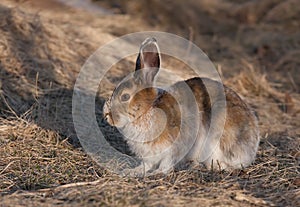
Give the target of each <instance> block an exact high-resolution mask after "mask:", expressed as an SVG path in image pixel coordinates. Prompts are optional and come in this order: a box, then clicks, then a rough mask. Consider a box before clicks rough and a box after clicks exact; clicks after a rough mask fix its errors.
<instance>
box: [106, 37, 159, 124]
mask: <svg viewBox="0 0 300 207" xmlns="http://www.w3.org/2000/svg"><path fill="white" fill-rule="evenodd" d="M159 66H160V53H159V48H158V45H157V42H156V40H155V39H154V38H147V39H146V40H145V41H144V42H143V43H142V45H141V47H140V51H139V54H138V57H137V60H136V68H135V71H134V72H133V73H131V74H130V75H129V76H127V77H126V78H125V79H124V80H122V81H121V82H120V83H119V84H118V85H117V87H116V88H115V90H114V92H113V94H112V96H111V97H110V98H109V99H108V100H107V101H106V102H105V104H104V108H103V115H104V118H105V119H106V120H107V121H108V123H109V124H111V125H113V126H116V127H119V128H122V127H124V126H125V125H126V124H128V123H130V122H133V121H135V120H137V119H138V118H139V117H140V116H141V115H143V114H144V113H146V112H147V111H148V110H149V108H150V107H151V106H152V104H153V102H154V101H155V100H156V98H157V93H158V91H157V89H156V88H154V87H153V82H154V79H155V76H156V74H157V72H158V70H159Z"/></svg>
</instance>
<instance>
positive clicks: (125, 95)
mask: <svg viewBox="0 0 300 207" xmlns="http://www.w3.org/2000/svg"><path fill="white" fill-rule="evenodd" d="M129 99H130V95H129V94H128V93H124V94H123V95H122V96H121V101H128V100H129Z"/></svg>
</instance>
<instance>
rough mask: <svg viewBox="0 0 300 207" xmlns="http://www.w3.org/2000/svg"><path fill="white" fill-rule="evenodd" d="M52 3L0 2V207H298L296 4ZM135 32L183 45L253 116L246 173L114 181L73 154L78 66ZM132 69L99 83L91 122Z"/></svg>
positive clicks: (124, 66) (201, 172)
mask: <svg viewBox="0 0 300 207" xmlns="http://www.w3.org/2000/svg"><path fill="white" fill-rule="evenodd" d="M61 2H62V1H55V0H51V1H39V0H10V1H9V0H1V1H0V206H56V205H64V206H300V190H299V187H300V176H299V161H300V94H299V91H300V73H299V71H300V69H299V68H300V59H299V57H300V30H299V28H300V4H299V1H298V0H264V1H259V0H252V1H250V0H212V1H209V0H197V1H192V0H187V1H179V0H173V1H168V0H167V1H158V0H150V1H138V0H132V1H128V2H127V1H121V0H112V1H106V0H103V1H101V0H98V1H97V0H94V1H93V2H92V3H91V5H94V6H95V8H97V6H101V8H99V9H95V10H94V9H92V10H89V8H90V7H84V6H78V7H77V6H74V5H73V6H70V5H64V4H63V3H61ZM125 2H126V3H125ZM89 6H90V4H89ZM146 30H159V31H166V32H171V33H174V34H178V35H181V36H183V37H185V38H187V39H190V40H192V41H193V42H195V43H196V44H197V45H198V46H199V47H200V48H201V49H202V50H203V51H204V52H205V53H206V54H207V55H208V56H209V58H210V59H211V60H212V61H213V63H214V64H215V65H216V67H217V69H218V71H219V73H220V75H221V77H222V79H223V82H224V83H225V84H226V85H228V86H230V87H231V88H233V89H234V90H236V91H237V92H238V93H239V94H240V95H241V96H242V97H243V98H244V99H245V100H246V101H247V102H248V103H249V104H250V105H251V106H252V107H253V108H254V110H255V112H256V114H257V115H258V117H259V127H260V131H261V142H260V146H259V151H258V154H257V159H256V161H255V163H253V165H251V166H249V167H247V168H245V169H243V170H235V171H230V172H225V171H222V172H216V171H211V170H207V169H205V168H204V167H202V166H196V167H193V168H188V169H182V170H176V171H173V172H171V173H169V174H167V175H156V176H151V177H147V178H126V177H119V176H118V175H116V174H114V173H112V172H109V171H107V170H106V169H104V168H103V167H102V166H100V165H98V164H97V163H95V162H94V161H93V159H92V158H91V157H90V156H89V155H87V154H86V153H85V152H84V150H83V149H82V147H81V145H80V143H79V141H78V139H77V137H76V133H75V131H74V126H73V122H72V93H73V87H74V83H75V81H76V78H77V75H78V73H79V71H80V69H81V66H82V65H83V64H84V62H85V61H86V60H87V58H88V57H89V56H90V55H91V54H92V53H93V52H94V51H95V50H96V49H97V48H98V47H100V46H101V45H103V44H105V43H107V42H109V41H111V40H113V39H115V38H117V37H120V36H121V35H124V34H128V33H132V32H137V31H146ZM165 64H166V67H170V68H173V69H174V72H178V73H180V72H182V70H180V68H178V67H176V64H174V62H172V61H166V63H165ZM132 68H134V62H133V61H132V60H131V59H128V60H124V61H121V62H120V63H118V64H117V65H116V66H114V67H113V68H112V69H111V71H110V72H109V73H108V77H107V78H106V79H105V80H103V83H102V88H101V91H99V97H98V99H97V100H96V103H97V104H98V106H99V107H97V108H96V114H97V116H98V117H101V113H102V107H101V106H102V104H103V101H104V99H106V98H107V97H108V96H109V94H111V93H112V90H113V88H114V86H115V85H116V84H117V82H118V80H119V79H120V78H122V77H124V76H125V75H126V73H128V72H129V71H130V70H131V69H132ZM99 126H100V128H101V129H102V130H103V131H104V132H105V134H106V135H107V136H108V139H110V141H111V143H112V145H113V146H115V147H116V148H118V149H119V150H120V151H123V152H128V149H127V148H126V145H125V144H124V143H123V142H122V141H120V140H122V138H121V136H120V135H119V134H118V133H117V131H116V129H114V128H112V127H110V126H108V125H107V124H105V123H104V122H102V121H101V118H99Z"/></svg>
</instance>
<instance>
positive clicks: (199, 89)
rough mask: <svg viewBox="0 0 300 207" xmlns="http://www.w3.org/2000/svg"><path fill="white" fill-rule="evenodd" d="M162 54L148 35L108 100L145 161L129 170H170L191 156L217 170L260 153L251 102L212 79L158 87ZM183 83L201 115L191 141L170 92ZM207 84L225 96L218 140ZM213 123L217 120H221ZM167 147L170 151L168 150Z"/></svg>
mask: <svg viewBox="0 0 300 207" xmlns="http://www.w3.org/2000/svg"><path fill="white" fill-rule="evenodd" d="M160 58H161V57H160V52H159V47H158V44H157V41H156V40H155V39H154V38H147V39H146V40H145V41H144V42H143V43H142V45H141V48H140V52H139V55H138V57H137V61H136V68H135V71H134V73H133V74H131V75H130V78H126V80H123V81H122V82H121V83H119V85H118V86H117V87H116V88H115V90H114V92H113V94H112V96H111V97H110V98H109V99H108V100H107V101H106V102H105V104H104V108H103V116H104V118H105V119H106V120H107V122H108V123H109V124H110V125H113V126H116V127H117V128H118V129H119V130H121V131H122V132H124V134H125V139H126V141H127V143H128V145H129V146H130V148H131V150H132V151H133V152H134V153H135V154H136V155H137V156H138V157H140V158H141V159H142V161H143V165H141V166H139V167H137V168H134V169H131V170H127V171H125V173H128V174H132V175H141V174H144V173H147V172H149V173H150V172H164V173H166V172H168V171H169V170H171V169H172V168H173V167H174V166H175V165H176V164H178V163H186V162H190V161H192V162H193V163H199V162H202V163H204V164H205V165H206V166H207V167H208V168H210V167H213V168H215V169H236V168H242V167H246V166H248V165H250V164H251V163H252V162H253V161H254V159H255V155H256V152H257V148H258V143H259V131H258V126H257V119H256V116H255V115H254V113H253V112H252V111H251V109H250V108H249V107H248V105H247V104H246V103H245V102H244V101H243V100H242V99H241V98H240V97H239V96H238V95H237V94H236V93H235V92H234V91H233V90H231V89H230V88H228V87H226V86H223V85H222V84H221V83H220V82H217V81H214V80H211V79H208V78H199V77H196V78H192V79H189V80H186V81H179V82H177V83H175V84H174V85H172V86H171V87H169V88H167V89H160V88H157V87H154V80H155V76H156V75H157V73H158V71H159V69H160ZM183 84H187V85H188V86H189V88H190V89H191V91H192V93H193V95H194V97H195V99H194V100H195V101H196V104H197V107H198V109H199V114H201V116H200V115H199V117H200V122H199V131H198V132H197V134H196V136H195V137H194V142H193V143H189V142H190V141H191V140H189V139H188V138H186V137H187V136H186V135H185V134H181V133H180V126H181V112H180V107H179V106H178V100H176V99H175V98H174V97H173V96H172V95H171V94H170V93H168V91H172V90H173V91H174V90H180V87H181V85H183ZM207 86H209V87H212V88H215V89H216V90H218V89H220V86H222V89H223V90H222V93H223V94H224V93H225V97H226V108H225V111H226V116H225V121H224V122H223V123H225V124H224V126H222V125H221V126H216V127H214V128H213V130H215V131H218V130H219V131H220V136H219V137H220V138H219V139H218V141H215V138H210V137H207V136H208V130H209V127H210V120H211V106H212V105H213V104H214V103H211V99H210V97H211V96H210V94H209V93H208V91H207ZM161 112H163V113H161ZM162 114H163V115H162ZM215 125H218V121H216V123H215ZM175 142H176V144H174V143H175ZM186 145H190V147H189V148H188V149H189V151H188V152H186V150H183V149H184V146H186ZM167 148H168V149H169V150H167V151H166V152H165V151H164V150H165V149H167Z"/></svg>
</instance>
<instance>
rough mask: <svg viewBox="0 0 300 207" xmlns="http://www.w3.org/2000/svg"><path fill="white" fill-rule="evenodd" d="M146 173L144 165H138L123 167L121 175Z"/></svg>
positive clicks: (138, 175) (134, 175)
mask: <svg viewBox="0 0 300 207" xmlns="http://www.w3.org/2000/svg"><path fill="white" fill-rule="evenodd" d="M145 174H146V171H145V167H144V166H143V165H140V166H138V167H136V168H133V169H125V170H123V171H122V175H123V176H132V177H144V176H145Z"/></svg>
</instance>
